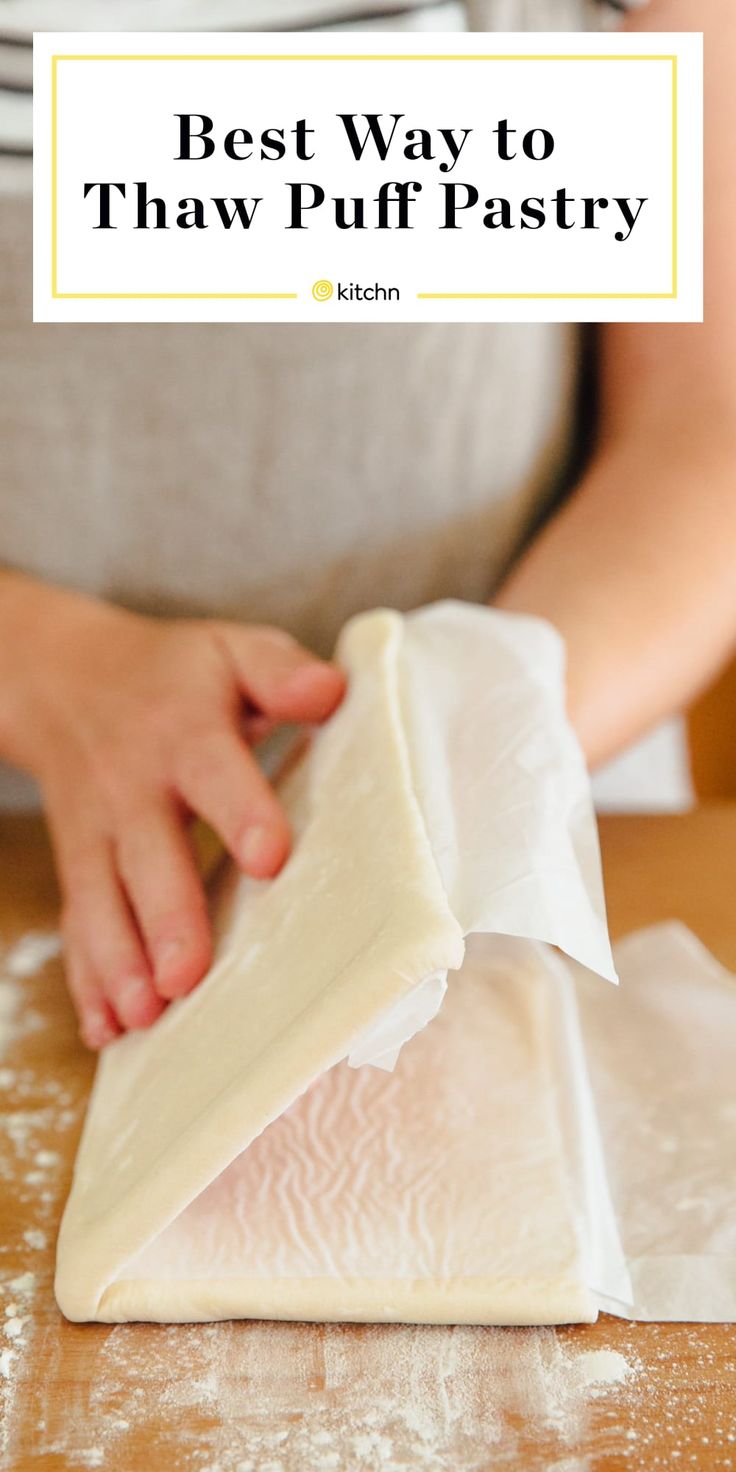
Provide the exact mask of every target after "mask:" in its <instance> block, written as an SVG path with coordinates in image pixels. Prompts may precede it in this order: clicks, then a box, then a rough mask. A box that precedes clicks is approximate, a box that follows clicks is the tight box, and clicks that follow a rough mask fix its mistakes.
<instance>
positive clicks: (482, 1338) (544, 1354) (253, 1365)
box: [0, 805, 736, 1472]
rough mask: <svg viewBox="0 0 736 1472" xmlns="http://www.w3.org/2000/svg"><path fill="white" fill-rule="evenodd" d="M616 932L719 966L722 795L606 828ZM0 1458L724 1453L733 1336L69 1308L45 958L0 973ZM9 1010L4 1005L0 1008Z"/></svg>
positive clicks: (50, 918)
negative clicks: (58, 1294) (139, 1314)
mask: <svg viewBox="0 0 736 1472" xmlns="http://www.w3.org/2000/svg"><path fill="white" fill-rule="evenodd" d="M602 830H603V834H602V836H603V847H604V860H605V869H606V879H607V892H608V899H609V910H610V916H611V925H612V931H613V933H614V935H621V934H622V933H624V932H625V931H627V930H630V929H633V928H635V927H637V926H640V925H645V924H650V923H652V922H653V921H656V920H661V919H665V918H670V917H673V916H677V917H679V918H680V919H682V920H684V921H685V922H686V924H688V925H689V926H691V928H692V929H693V930H694V931H695V932H696V933H697V934H698V935H699V936H700V937H701V939H702V940H703V941H704V942H705V943H706V945H708V946H709V947H710V949H711V950H712V951H714V952H715V954H716V955H717V956H718V957H719V959H720V960H722V961H723V962H724V963H725V964H726V965H728V966H730V967H731V968H732V969H734V970H736V905H735V904H734V872H736V805H733V806H726V805H724V806H721V807H711V808H705V809H701V810H700V811H698V812H696V813H693V814H690V815H687V816H685V817H676V818H673V817H666V818H665V817H662V818H610V819H607V820H605V821H604V823H603V824H602ZM56 909H57V896H56V891H55V886H54V882H53V875H52V871H51V863H50V858H49V852H48V847H47V844H46V839H45V836H44V832H43V829H42V826H41V824H40V823H39V822H37V821H35V820H32V819H25V818H5V819H0V943H1V944H2V946H3V947H9V946H11V945H12V944H13V943H14V942H15V941H17V939H18V938H19V937H20V936H22V935H24V934H26V933H27V932H29V931H50V930H53V929H54V927H55V924H56ZM0 976H2V979H1V980H0V1030H2V1026H5V1027H6V1028H7V1030H8V1032H9V1033H10V1034H11V1035H12V1036H11V1040H10V1043H9V1045H8V1047H7V1049H6V1051H5V1054H4V1056H3V1057H1V1058H0V1111H1V1112H0V1182H1V1184H0V1293H1V1296H0V1467H2V1468H10V1469H13V1472H15V1469H25V1468H29V1469H41V1468H67V1467H68V1468H90V1467H92V1468H94V1467H102V1468H106V1469H109V1472H139V1469H140V1472H155V1469H157V1468H161V1469H162V1472H171V1469H179V1468H181V1469H192V1472H195V1469H198V1472H415V1469H419V1472H420V1469H426V1472H490V1469H497V1468H503V1469H507V1468H510V1469H519V1472H521V1469H523V1472H553V1469H554V1472H636V1469H639V1468H646V1469H650V1468H651V1469H659V1468H667V1469H669V1468H681V1469H682V1472H685V1469H693V1468H696V1469H701V1468H702V1469H708V1472H712V1469H717V1468H718V1469H720V1468H723V1469H724V1472H725V1469H728V1468H734V1469H736V1331H734V1330H733V1329H732V1328H730V1327H728V1326H722V1325H719V1326H707V1325H645V1324H625V1323H621V1322H619V1321H618V1320H615V1319H611V1318H602V1319H601V1320H600V1321H599V1322H598V1323H597V1324H595V1325H593V1326H575V1327H571V1328H565V1329H557V1330H554V1329H542V1330H537V1329H482V1328H458V1329H446V1328H431V1327H430V1328H427V1327H411V1326H403V1325H386V1326H383V1325H378V1326H365V1325H334V1324H326V1325H325V1324H317V1325H312V1324H278V1323H228V1324H212V1325H191V1326H190V1325H184V1326H157V1325H146V1324H143V1325H119V1326H115V1327H112V1328H107V1327H104V1326H101V1325H73V1324H67V1323H65V1322H64V1321H63V1319H62V1318H61V1316H60V1314H59V1313H58V1310H57V1309H56V1306H55V1304H54V1300H53V1295H52V1288H51V1284H52V1275H53V1255H54V1238H55V1233H56V1228H57V1225H58V1221H59V1217H60V1214H61V1210H62V1206H63V1202H64V1199H65V1196H66V1192H67V1189H68V1184H69V1177H70V1172H71V1168H72V1162H73V1159H74V1152H75V1148H76V1143H77V1139H78V1135H79V1130H80V1127H81V1122H82V1116H83V1111H84V1104H85V1100H86V1097H87V1093H88V1090H89V1086H90V1083H91V1079H92V1073H93V1067H94V1065H93V1061H92V1059H91V1058H90V1057H89V1055H88V1054H86V1053H85V1052H84V1051H83V1049H82V1048H81V1046H80V1045H79V1043H78V1042H77V1038H76V1030H75V1027H74V1022H73V1018H72V1013H71V1009H70V1007H69V1004H68V1002H67V1000H66V995H65V992H64V989H63V984H62V978H61V967H60V963H59V962H58V960H52V961H51V962H49V964H48V965H47V966H46V967H45V969H44V970H43V971H41V972H40V973H38V974H31V975H28V976H25V977H16V978H13V977H10V978H9V977H8V975H7V970H6V972H5V973H4V975H3V973H2V972H1V971H0ZM10 1014H12V1015H10Z"/></svg>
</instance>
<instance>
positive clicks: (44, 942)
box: [2, 930, 61, 977]
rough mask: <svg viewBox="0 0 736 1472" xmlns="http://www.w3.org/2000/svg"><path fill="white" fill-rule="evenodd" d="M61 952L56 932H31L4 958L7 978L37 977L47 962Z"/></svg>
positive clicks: (3, 964)
mask: <svg viewBox="0 0 736 1472" xmlns="http://www.w3.org/2000/svg"><path fill="white" fill-rule="evenodd" d="M60 952H61V939H60V937H59V935H58V933H57V932H56V931H55V930H29V931H28V933H27V935H22V936H21V938H20V940H19V941H17V942H16V944H15V945H14V946H11V948H10V950H9V951H7V952H6V954H5V956H3V958H2V969H3V971H4V972H5V975H6V976H15V977H25V976H36V975H37V973H38V972H39V971H41V970H42V969H43V967H44V966H45V965H46V962H47V961H52V960H53V959H54V957H55V956H58V955H59V954H60Z"/></svg>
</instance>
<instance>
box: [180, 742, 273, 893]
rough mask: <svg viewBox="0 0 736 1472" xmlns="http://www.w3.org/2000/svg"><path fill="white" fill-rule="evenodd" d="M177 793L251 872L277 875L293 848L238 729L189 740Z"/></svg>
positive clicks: (256, 876) (257, 875)
mask: <svg viewBox="0 0 736 1472" xmlns="http://www.w3.org/2000/svg"><path fill="white" fill-rule="evenodd" d="M176 782H177V790H178V792H179V794H180V796H181V797H182V798H183V799H184V801H185V803H186V804H187V806H188V807H189V808H190V809H191V810H192V812H195V813H197V814H198V815H199V816H200V817H202V818H204V819H205V820H206V821H207V822H208V823H209V824H210V826H211V827H212V828H214V829H215V831H216V832H217V833H219V835H220V837H221V839H222V841H223V843H224V844H225V847H226V848H227V849H229V851H230V853H231V854H232V856H233V858H234V859H235V860H236V862H237V863H238V864H240V866H241V868H243V869H245V871H246V873H247V874H250V875H252V876H253V878H254V879H267V878H270V877H271V876H272V875H274V874H277V873H278V871H279V869H280V868H281V866H282V864H283V863H284V861H285V859H286V857H287V855H288V853H289V848H290V846H291V836H290V833H289V825H288V823H287V821H286V816H285V814H284V812H283V809H282V807H281V805H280V803H279V801H278V798H277V797H276V794H275V793H274V792H273V790H272V788H271V787H270V785H269V783H268V782H267V781H266V778H265V777H264V776H263V773H262V772H261V771H260V770H259V767H258V764H257V762H256V761H255V759H254V758H253V757H252V756H251V754H250V752H249V751H248V749H247V747H246V746H245V745H244V743H243V742H242V741H241V740H240V739H239V737H238V736H237V734H236V732H235V731H234V730H228V729H227V728H226V727H223V728H213V729H212V730H211V731H210V732H208V733H206V734H204V735H201V736H199V737H198V738H197V741H196V742H193V741H190V742H189V743H188V744H187V746H186V747H185V749H184V751H183V753H182V756H181V757H180V759H179V762H178V770H177V772H176Z"/></svg>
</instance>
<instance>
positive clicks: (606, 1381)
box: [575, 1349, 633, 1385]
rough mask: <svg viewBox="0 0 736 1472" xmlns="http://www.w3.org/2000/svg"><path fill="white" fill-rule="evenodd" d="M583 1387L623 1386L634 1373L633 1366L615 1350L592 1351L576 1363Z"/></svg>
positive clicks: (579, 1357)
mask: <svg viewBox="0 0 736 1472" xmlns="http://www.w3.org/2000/svg"><path fill="white" fill-rule="evenodd" d="M575 1369H576V1370H577V1372H578V1376H579V1380H580V1384H581V1385H621V1384H622V1383H623V1381H624V1380H628V1379H629V1376H630V1375H631V1374H632V1373H633V1371H632V1366H631V1365H630V1364H629V1362H628V1360H626V1359H624V1356H623V1355H622V1354H619V1353H618V1350H615V1349H592V1350H589V1351H587V1352H586V1353H584V1354H579V1355H578V1357H577V1359H576V1361H575Z"/></svg>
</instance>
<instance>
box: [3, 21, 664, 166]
mask: <svg viewBox="0 0 736 1472" xmlns="http://www.w3.org/2000/svg"><path fill="white" fill-rule="evenodd" d="M633 3H634V0H629V4H630V5H632V8H633ZM636 3H641V0H636ZM624 8H626V5H625V3H624V0H0V155H2V156H5V157H7V158H21V159H22V158H24V157H25V158H30V157H31V153H32V136H33V135H32V109H31V95H32V77H33V45H32V36H33V32H34V30H36V31H49V30H69V31H159V30H160V31H167V30H179V31H218V30H221V31H239V30H244V31H265V30H270V31H273V30H322V29H328V30H336V31H339V30H351V29H355V30H396V31H464V30H477V31H484V30H489V31H503V30H559V31H566V30H580V29H581V28H583V29H584V28H585V27H586V26H589V28H590V29H591V30H599V29H600V28H601V26H603V27H608V26H609V25H615V24H616V11H620V10H622V9H624Z"/></svg>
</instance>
